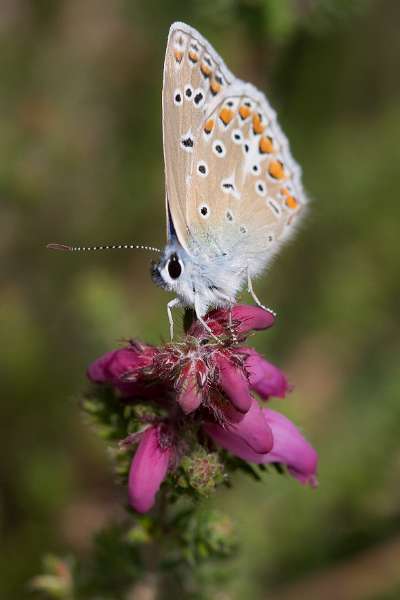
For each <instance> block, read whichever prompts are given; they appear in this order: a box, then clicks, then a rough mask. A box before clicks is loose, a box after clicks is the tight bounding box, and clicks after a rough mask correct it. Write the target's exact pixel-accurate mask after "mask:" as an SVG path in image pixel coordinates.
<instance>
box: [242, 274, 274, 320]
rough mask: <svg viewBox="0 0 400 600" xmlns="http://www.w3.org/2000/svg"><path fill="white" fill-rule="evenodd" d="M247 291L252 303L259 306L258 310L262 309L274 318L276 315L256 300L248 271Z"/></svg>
mask: <svg viewBox="0 0 400 600" xmlns="http://www.w3.org/2000/svg"><path fill="white" fill-rule="evenodd" d="M247 290H248V292H249V294H250V295H251V297H252V298H253V300H254V302H255V303H256V304H257V306H259V307H260V308H263V309H264V310H266V311H267V312H269V313H271V315H273V316H274V317H276V313H275V312H274V311H273V310H272V309H271V308H268V307H267V306H264V304H262V303H261V302H260V300H259V299H258V298H257V296H256V293H255V291H254V290H253V284H252V282H251V277H250V272H249V269H247Z"/></svg>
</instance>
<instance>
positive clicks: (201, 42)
mask: <svg viewBox="0 0 400 600" xmlns="http://www.w3.org/2000/svg"><path fill="white" fill-rule="evenodd" d="M233 80H234V77H233V75H232V74H231V73H230V71H229V70H228V69H227V68H226V66H225V64H224V62H223V61H222V59H221V58H220V57H219V56H218V55H217V53H216V52H215V51H214V50H213V49H212V47H211V46H210V44H209V43H208V42H207V41H206V40H205V39H204V38H203V37H202V36H201V35H200V34H199V33H198V32H197V31H195V30H194V29H192V28H191V27H189V26H188V25H185V24H184V23H174V24H173V25H172V26H171V29H170V32H169V37H168V43H167V50H166V55H165V63H164V82H163V96H162V99H163V140H164V162H165V180H166V205H167V235H170V232H171V220H172V223H173V229H174V230H175V232H176V234H177V236H178V240H179V242H180V243H181V245H182V246H183V247H184V248H185V249H186V250H188V249H189V248H188V235H189V230H188V221H187V218H188V215H187V201H188V190H189V189H190V182H189V175H190V173H191V171H192V163H193V153H194V148H195V140H196V139H197V137H198V132H199V131H201V129H202V127H204V123H205V118H206V115H207V114H209V113H211V112H212V110H213V106H215V104H216V102H218V100H216V98H218V97H219V96H221V95H222V91H223V89H225V88H226V87H227V86H228V85H229V84H230V83H232V81H233Z"/></svg>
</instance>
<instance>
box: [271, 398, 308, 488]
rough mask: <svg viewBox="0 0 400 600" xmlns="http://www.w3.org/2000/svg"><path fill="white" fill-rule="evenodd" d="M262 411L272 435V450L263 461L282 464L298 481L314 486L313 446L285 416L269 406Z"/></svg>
mask: <svg viewBox="0 0 400 600" xmlns="http://www.w3.org/2000/svg"><path fill="white" fill-rule="evenodd" d="M262 412H263V413H264V416H265V419H266V421H267V423H268V424H269V426H270V427H271V429H272V434H273V436H274V446H273V448H272V451H271V452H270V453H269V454H268V455H267V456H266V457H265V460H263V462H264V463H271V462H277V463H281V464H284V465H286V466H287V467H288V471H289V473H290V474H291V475H292V476H293V477H295V478H296V479H297V480H298V481H300V483H303V484H306V483H309V484H310V485H311V486H312V487H315V486H316V485H317V483H318V481H317V476H316V473H317V464H318V454H317V453H316V451H315V450H314V448H313V447H312V446H311V444H309V443H308V442H307V440H306V439H305V438H304V437H303V436H302V434H301V433H300V431H299V430H298V429H297V427H296V426H295V425H294V424H293V423H292V422H291V421H290V420H289V419H288V418H287V417H285V416H284V415H281V414H280V413H278V412H276V411H275V410H271V409H270V408H264V409H263V411H262Z"/></svg>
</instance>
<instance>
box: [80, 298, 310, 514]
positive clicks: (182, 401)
mask: <svg viewBox="0 0 400 600" xmlns="http://www.w3.org/2000/svg"><path fill="white" fill-rule="evenodd" d="M274 320H275V319H274V317H273V315H272V314H271V313H269V312H267V311H265V310H264V309H262V308H258V307H251V306H245V305H237V306H235V307H233V308H232V310H231V311H229V310H222V309H219V310H214V311H212V312H210V313H209V314H208V315H207V316H206V318H205V321H206V323H207V326H208V328H209V331H207V330H206V329H205V328H204V326H203V324H201V323H199V322H198V321H195V322H194V323H193V324H192V325H191V326H190V327H189V328H188V330H187V332H186V335H185V337H184V338H183V340H182V341H180V342H178V343H172V342H171V343H167V344H164V345H162V346H158V347H154V346H148V345H145V344H141V343H138V342H131V343H130V344H129V345H128V346H126V347H125V348H121V349H120V350H114V351H113V352H109V353H107V354H106V355H104V356H103V357H101V358H99V359H98V360H97V361H95V362H94V363H93V364H92V365H91V366H90V367H89V369H88V376H89V378H90V379H91V380H92V381H93V382H95V383H98V384H102V385H108V386H111V387H112V388H113V389H115V390H117V391H118V393H119V394H120V396H121V397H122V398H121V401H123V402H125V403H127V404H128V405H135V403H137V402H143V400H145V401H146V402H148V403H149V405H152V406H156V407H158V408H161V409H162V410H161V412H159V413H154V412H153V413H151V411H150V412H149V414H148V415H146V414H144V415H142V417H141V423H140V427H139V428H138V430H137V431H136V432H135V433H133V434H131V435H130V436H128V438H127V439H126V440H124V444H125V446H129V445H130V444H138V445H137V449H136V452H135V454H134V457H133V460H132V463H131V467H130V472H129V499H130V503H131V505H132V506H133V507H134V508H135V509H136V510H137V511H139V512H145V511H147V510H149V509H150V508H151V507H152V506H153V504H154V502H155V497H156V493H157V491H158V489H159V487H160V485H161V483H162V481H163V480H164V478H165V477H166V475H167V473H168V472H169V471H170V472H174V471H176V469H178V467H179V465H186V467H187V469H186V472H187V473H192V474H193V473H194V469H195V466H194V465H196V468H197V469H200V471H196V473H197V475H196V476H195V477H197V480H201V481H203V480H204V473H217V472H218V473H219V470H218V468H215V459H214V458H213V460H214V463H213V462H212V461H211V460H210V461H209V464H207V460H206V459H205V462H204V460H203V459H204V456H203V454H204V452H205V451H206V452H210V442H211V441H212V442H215V443H216V444H217V445H218V446H220V447H222V448H224V449H226V450H228V451H229V452H231V453H232V454H235V455H236V456H237V457H239V458H241V459H242V460H245V461H249V462H253V463H258V464H266V463H270V462H279V463H281V464H284V465H287V467H288V471H289V473H291V474H292V475H293V476H294V477H296V478H297V479H298V480H299V481H300V482H301V483H310V484H312V485H314V484H315V482H316V476H315V473H316V463H317V455H316V453H315V451H314V450H313V448H312V447H311V446H310V445H309V444H308V442H307V441H306V440H305V439H304V438H303V437H302V435H301V434H300V433H299V431H298V430H297V429H296V427H295V426H294V425H293V424H292V423H291V422H290V421H289V420H288V419H287V418H286V417H283V416H282V415H280V414H279V413H276V412H275V411H272V410H270V409H268V408H264V409H262V408H261V407H260V405H259V404H258V401H257V400H256V399H255V397H254V393H256V394H258V395H259V396H260V398H261V399H263V400H266V399H268V398H269V397H270V396H277V397H284V396H285V394H286V393H287V392H288V390H289V385H288V383H287V379H286V377H285V375H284V374H283V373H282V372H281V371H280V370H279V369H278V368H277V367H275V366H274V365H272V364H271V363H269V362H267V361H266V360H265V359H264V358H263V357H262V356H260V355H259V354H258V353H257V352H256V351H255V350H253V349H252V348H248V347H246V346H243V345H241V343H243V342H244V341H245V340H246V338H247V336H248V334H249V333H250V332H251V331H254V330H260V329H266V328H268V327H271V326H272V325H273V323H274ZM215 336H217V337H218V338H219V340H220V341H219V342H216V341H215ZM199 445H200V446H201V448H200V450H199ZM194 447H196V452H197V454H196V456H197V459H196V461H197V462H193V463H190V460H189V463H190V465H189V466H188V459H187V457H188V456H191V455H192V456H194V454H195V451H194V450H193V448H194ZM199 452H200V454H199ZM191 453H192V454H191ZM200 455H201V460H200V459H199V458H198V457H199V456H200ZM199 473H201V476H200V475H199ZM199 477H200V479H199ZM192 480H193V481H195V480H196V479H195V478H193V477H192ZM197 480H196V481H197Z"/></svg>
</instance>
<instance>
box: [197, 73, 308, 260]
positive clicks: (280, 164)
mask: <svg viewBox="0 0 400 600" xmlns="http://www.w3.org/2000/svg"><path fill="white" fill-rule="evenodd" d="M209 121H212V122H213V128H212V130H211V131H210V132H209V133H208V132H207V131H206V124H207V122H209ZM305 203H306V198H305V195H304V192H303V190H302V186H301V181H300V170H299V167H298V166H297V165H296V163H295V162H294V160H293V159H292V157H291V155H290V152H289V147H288V142H287V139H286V137H285V136H284V134H283V133H282V131H281V129H280V127H279V125H278V123H277V121H276V115H275V112H274V111H273V110H272V108H271V107H270V106H269V104H268V102H267V100H266V99H265V97H264V96H263V95H262V94H261V93H260V92H258V90H256V88H254V86H252V85H250V84H245V83H243V82H240V81H236V82H235V83H234V84H233V85H231V86H229V87H228V88H227V89H226V92H225V94H224V95H223V97H222V98H221V102H220V103H219V104H218V105H217V106H216V107H215V108H214V110H213V112H212V113H211V114H208V115H206V117H205V120H204V122H203V130H202V134H201V135H200V136H199V138H198V140H197V141H196V145H195V147H194V152H193V163H192V172H191V181H190V189H188V190H187V223H188V226H189V228H190V231H191V236H192V237H193V239H194V240H196V239H202V240H203V242H202V243H201V245H202V246H203V247H204V249H205V252H206V253H209V254H211V255H213V254H218V252H219V251H223V252H224V253H226V254H227V256H228V257H229V255H231V254H232V253H234V254H235V255H236V256H237V255H239V256H242V258H243V262H244V266H245V265H246V263H248V264H249V265H250V267H253V268H252V270H253V271H258V270H260V269H262V268H263V267H264V266H265V264H266V263H267V262H268V258H269V257H271V256H272V255H273V254H274V253H275V252H276V251H277V249H278V248H279V246H280V244H281V243H282V242H283V241H284V240H285V239H286V238H287V237H288V236H289V235H290V234H291V233H292V232H293V231H294V226H295V223H296V221H297V220H298V217H299V216H300V214H301V213H302V209H303V207H304V204H305ZM206 242H207V243H206ZM252 263H253V264H252Z"/></svg>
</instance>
